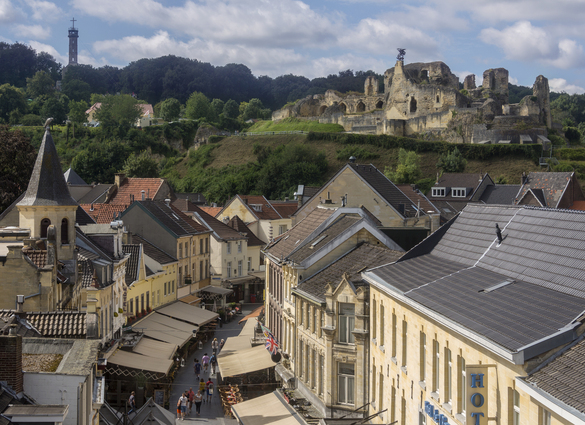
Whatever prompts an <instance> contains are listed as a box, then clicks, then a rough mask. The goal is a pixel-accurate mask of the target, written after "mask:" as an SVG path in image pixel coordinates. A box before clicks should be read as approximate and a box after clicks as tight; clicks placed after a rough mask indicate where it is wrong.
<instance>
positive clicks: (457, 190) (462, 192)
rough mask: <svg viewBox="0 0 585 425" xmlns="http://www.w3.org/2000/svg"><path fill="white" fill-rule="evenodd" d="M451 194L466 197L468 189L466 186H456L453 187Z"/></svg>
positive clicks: (456, 196)
mask: <svg viewBox="0 0 585 425" xmlns="http://www.w3.org/2000/svg"><path fill="white" fill-rule="evenodd" d="M451 196H453V197H454V198H465V196H467V189H465V188H464V187H454V188H452V189H451Z"/></svg>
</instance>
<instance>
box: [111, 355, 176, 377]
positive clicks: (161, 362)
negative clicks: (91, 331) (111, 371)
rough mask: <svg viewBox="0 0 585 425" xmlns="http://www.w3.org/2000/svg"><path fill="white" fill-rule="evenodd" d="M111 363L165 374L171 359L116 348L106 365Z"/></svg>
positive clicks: (169, 366) (171, 363) (170, 364)
mask: <svg viewBox="0 0 585 425" xmlns="http://www.w3.org/2000/svg"><path fill="white" fill-rule="evenodd" d="M112 364H114V365H118V366H123V367H129V368H132V369H138V370H147V371H149V372H156V373H162V374H165V375H166V374H167V373H168V372H169V370H171V366H172V365H173V361H172V360H170V359H168V360H165V359H161V358H157V357H150V356H143V355H142V354H138V353H133V352H130V351H124V350H118V351H116V352H115V353H114V354H113V355H112V356H111V357H110V358H108V365H112Z"/></svg>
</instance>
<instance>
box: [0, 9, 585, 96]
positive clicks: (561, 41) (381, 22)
mask: <svg viewBox="0 0 585 425" xmlns="http://www.w3.org/2000/svg"><path fill="white" fill-rule="evenodd" d="M73 17H75V19H76V23H75V26H76V27H78V28H79V52H80V53H79V63H83V64H91V65H94V66H102V65H106V64H108V65H113V66H124V65H127V64H128V63H130V62H132V61H135V60H138V59H141V58H154V57H159V56H164V55H168V54H173V55H176V56H182V57H188V58H193V59H198V60H200V61H203V62H210V63H211V64H213V65H225V64H227V63H243V64H245V65H247V66H248V67H249V68H250V69H251V70H252V72H253V73H254V74H255V75H258V76H259V75H269V76H271V77H277V76H279V75H284V74H295V75H304V76H306V77H308V78H314V77H319V76H327V75H328V74H332V73H337V72H338V71H341V70H346V69H352V70H354V71H357V70H363V71H366V70H370V69H371V70H374V71H376V72H378V73H383V72H384V71H385V70H386V69H387V68H390V67H392V66H394V63H395V61H396V53H397V52H396V48H397V47H404V48H406V59H405V62H406V63H409V62H430V61H436V60H440V61H443V62H445V63H446V64H447V65H448V66H449V67H450V68H451V71H452V72H454V73H455V74H457V75H458V76H459V78H460V80H461V81H463V78H464V77H465V75H468V74H476V81H478V82H481V76H482V74H483V71H485V70H486V69H488V68H499V67H503V68H507V69H508V70H509V71H510V82H512V83H514V84H520V85H524V86H532V84H533V83H534V80H535V79H536V77H537V76H538V75H540V74H542V75H544V76H545V77H547V78H548V79H549V85H550V86H551V90H555V91H566V92H567V93H584V92H585V73H584V72H583V70H584V69H585V52H584V51H583V45H584V44H585V31H583V30H582V28H583V22H585V0H555V1H552V0H491V1H485V0H481V1H479V0H467V1H461V0H420V1H419V0H411V1H409V2H401V1H395V0H346V1H339V0H304V1H299V0H206V1H205V0H203V1H192V0H188V1H179V0H168V1H156V0H72V1H45V0H0V41H5V42H9V43H13V42H15V41H20V42H22V43H26V44H29V45H31V46H32V47H34V48H35V49H36V50H37V51H46V52H48V53H50V54H52V55H53V56H54V57H55V58H56V59H58V60H59V61H60V62H61V63H63V64H66V63H67V62H68V59H67V54H68V39H67V29H68V27H69V26H71V21H70V20H71V18H73Z"/></svg>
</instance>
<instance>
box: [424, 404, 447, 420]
mask: <svg viewBox="0 0 585 425" xmlns="http://www.w3.org/2000/svg"><path fill="white" fill-rule="evenodd" d="M425 413H426V414H427V416H429V417H430V418H431V419H432V420H433V421H434V422H435V423H436V424H438V425H449V418H448V417H447V416H445V415H443V414H442V413H439V409H435V407H434V406H433V405H432V404H431V402H430V401H425Z"/></svg>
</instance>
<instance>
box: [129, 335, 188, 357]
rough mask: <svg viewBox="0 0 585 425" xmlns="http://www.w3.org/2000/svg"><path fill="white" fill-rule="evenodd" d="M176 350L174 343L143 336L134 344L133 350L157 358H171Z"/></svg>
mask: <svg viewBox="0 0 585 425" xmlns="http://www.w3.org/2000/svg"><path fill="white" fill-rule="evenodd" d="M176 350H177V346H176V345H173V344H169V343H166V342H162V341H157V340H156V339H150V338H146V337H143V338H142V339H141V340H140V342H138V344H136V347H134V350H133V352H134V353H137V354H142V355H143V356H149V357H156V358H157V359H165V360H172V359H173V358H174V354H175V351H176Z"/></svg>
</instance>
